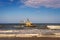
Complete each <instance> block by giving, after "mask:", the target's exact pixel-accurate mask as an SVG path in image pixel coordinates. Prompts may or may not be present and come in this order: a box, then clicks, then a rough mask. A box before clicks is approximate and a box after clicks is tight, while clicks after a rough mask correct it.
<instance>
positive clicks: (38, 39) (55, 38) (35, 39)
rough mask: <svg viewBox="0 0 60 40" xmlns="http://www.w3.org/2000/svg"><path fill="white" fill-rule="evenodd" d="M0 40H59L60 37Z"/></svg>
mask: <svg viewBox="0 0 60 40" xmlns="http://www.w3.org/2000/svg"><path fill="white" fill-rule="evenodd" d="M0 40H60V37H12V38H11V37H10V38H9V37H6V38H0Z"/></svg>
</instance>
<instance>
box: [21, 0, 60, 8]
mask: <svg viewBox="0 0 60 40" xmlns="http://www.w3.org/2000/svg"><path fill="white" fill-rule="evenodd" d="M22 3H23V4H24V5H25V6H27V7H34V8H39V7H41V6H44V7H48V8H50V7H52V8H60V0H22Z"/></svg>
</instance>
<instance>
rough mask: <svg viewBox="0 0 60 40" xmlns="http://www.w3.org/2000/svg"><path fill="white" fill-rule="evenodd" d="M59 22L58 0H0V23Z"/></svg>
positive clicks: (59, 0)
mask: <svg viewBox="0 0 60 40" xmlns="http://www.w3.org/2000/svg"><path fill="white" fill-rule="evenodd" d="M27 18H29V19H30V21H32V22H33V23H60V0H0V23H20V21H21V20H26V19H27Z"/></svg>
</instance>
